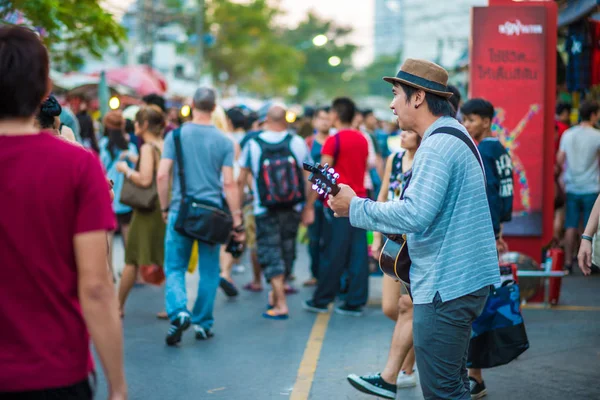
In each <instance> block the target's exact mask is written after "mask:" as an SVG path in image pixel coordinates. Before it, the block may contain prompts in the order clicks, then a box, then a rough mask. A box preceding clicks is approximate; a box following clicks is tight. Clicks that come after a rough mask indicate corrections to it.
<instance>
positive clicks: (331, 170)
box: [327, 168, 335, 174]
mask: <svg viewBox="0 0 600 400" xmlns="http://www.w3.org/2000/svg"><path fill="white" fill-rule="evenodd" d="M327 172H329V173H330V174H333V173H334V172H335V171H334V170H333V168H329V169H328V170H327Z"/></svg>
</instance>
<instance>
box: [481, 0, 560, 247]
mask: <svg viewBox="0 0 600 400" xmlns="http://www.w3.org/2000/svg"><path fill="white" fill-rule="evenodd" d="M472 18H473V27H472V29H473V30H472V40H471V67H470V73H471V82H470V83H471V93H470V97H471V98H475V97H482V98H485V99H487V100H488V101H490V102H491V103H492V104H493V105H494V107H495V110H496V115H495V117H494V121H493V127H492V130H493V133H494V135H495V136H496V137H498V138H499V139H500V141H501V142H502V144H503V145H504V146H505V147H506V148H507V150H508V152H509V154H510V156H511V158H512V162H513V166H514V193H513V195H514V204H513V217H512V221H511V222H509V223H506V224H504V234H505V235H507V236H541V235H542V233H543V215H542V214H543V213H542V211H543V204H544V196H543V191H544V190H543V189H544V188H543V186H544V179H543V177H544V175H543V174H544V154H545V151H544V145H545V137H546V136H547V135H546V134H545V115H546V112H553V110H545V107H546V104H545V99H546V96H554V93H548V92H547V87H546V57H548V56H551V57H554V56H555V55H554V54H550V55H547V54H546V49H547V46H546V35H547V30H546V20H547V18H546V10H545V8H544V7H539V6H525V5H524V6H520V7H514V6H506V7H502V6H497V7H475V8H473V14H472Z"/></svg>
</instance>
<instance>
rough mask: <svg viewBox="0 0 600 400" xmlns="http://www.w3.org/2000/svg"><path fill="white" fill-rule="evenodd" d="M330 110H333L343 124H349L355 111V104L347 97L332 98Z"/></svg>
mask: <svg viewBox="0 0 600 400" xmlns="http://www.w3.org/2000/svg"><path fill="white" fill-rule="evenodd" d="M331 110H332V111H335V113H336V114H337V115H338V117H339V119H340V121H342V123H344V124H351V123H352V120H353V119H354V116H355V115H356V113H357V109H356V104H354V102H353V101H352V99H350V98H348V97H338V98H337V99H335V100H333V103H332V104H331Z"/></svg>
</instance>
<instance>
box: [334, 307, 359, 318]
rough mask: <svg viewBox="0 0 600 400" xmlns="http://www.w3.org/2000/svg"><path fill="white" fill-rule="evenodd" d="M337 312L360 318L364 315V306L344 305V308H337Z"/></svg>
mask: <svg viewBox="0 0 600 400" xmlns="http://www.w3.org/2000/svg"><path fill="white" fill-rule="evenodd" d="M335 312H336V313H338V314H341V315H349V316H352V317H360V316H361V315H363V308H362V306H350V305H348V304H344V305H342V306H339V307H336V308H335Z"/></svg>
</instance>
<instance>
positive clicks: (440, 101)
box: [398, 83, 456, 118]
mask: <svg viewBox="0 0 600 400" xmlns="http://www.w3.org/2000/svg"><path fill="white" fill-rule="evenodd" d="M398 85H400V87H401V88H402V90H403V91H404V94H405V95H406V104H410V101H411V99H412V96H413V94H415V93H417V92H418V91H419V90H422V89H417V88H415V87H412V86H408V85H405V84H403V83H399V84H398ZM425 102H426V103H427V107H428V108H429V112H431V113H432V114H433V115H435V116H436V117H453V118H454V117H455V116H456V112H455V111H454V109H453V108H452V104H450V102H449V101H448V99H446V98H444V97H442V96H438V95H436V94H433V93H429V92H425Z"/></svg>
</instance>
